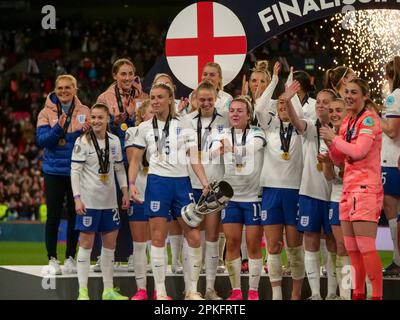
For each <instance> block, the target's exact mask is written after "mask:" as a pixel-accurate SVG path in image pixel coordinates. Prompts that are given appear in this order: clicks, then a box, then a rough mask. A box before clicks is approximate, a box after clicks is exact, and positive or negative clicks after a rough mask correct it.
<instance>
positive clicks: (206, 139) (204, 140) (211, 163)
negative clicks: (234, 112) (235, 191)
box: [188, 111, 229, 189]
mask: <svg viewBox="0 0 400 320" xmlns="http://www.w3.org/2000/svg"><path fill="white" fill-rule="evenodd" d="M188 117H189V118H190V122H191V124H192V127H193V130H194V131H195V142H196V146H197V150H198V148H199V142H198V141H199V140H198V139H199V137H198V129H197V127H198V121H199V112H198V111H195V112H193V113H190V114H189V115H188ZM212 119H213V117H209V118H206V117H201V119H200V121H201V138H200V139H201V140H200V141H201V144H200V147H201V163H202V164H203V167H204V170H205V172H206V176H207V179H208V181H209V182H210V183H211V182H213V181H220V180H221V179H222V178H223V176H224V171H225V168H224V164H223V163H222V161H220V159H212V158H211V154H210V147H211V143H212V141H214V140H216V139H217V138H218V136H219V135H220V134H221V133H223V132H224V129H225V128H228V127H229V121H228V119H227V118H226V117H223V116H222V115H221V114H220V113H219V112H218V111H217V113H216V117H215V119H214V121H213V122H212V124H211V131H210V130H208V128H209V126H210V123H211V121H212ZM199 159H200V157H199ZM188 170H189V177H190V181H191V183H192V187H193V188H194V189H203V186H202V184H201V182H200V180H199V178H198V177H197V175H196V174H195V173H194V171H193V169H192V166H191V165H190V164H189V165H188Z"/></svg>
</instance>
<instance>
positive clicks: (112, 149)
mask: <svg viewBox="0 0 400 320" xmlns="http://www.w3.org/2000/svg"><path fill="white" fill-rule="evenodd" d="M111 154H112V155H113V156H115V155H116V154H117V147H116V146H111Z"/></svg>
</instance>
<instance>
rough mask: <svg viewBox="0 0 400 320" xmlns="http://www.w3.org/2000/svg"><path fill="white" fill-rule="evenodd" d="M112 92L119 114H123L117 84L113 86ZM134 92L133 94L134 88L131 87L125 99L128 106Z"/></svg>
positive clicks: (123, 109)
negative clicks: (113, 91)
mask: <svg viewBox="0 0 400 320" xmlns="http://www.w3.org/2000/svg"><path fill="white" fill-rule="evenodd" d="M114 90H115V97H116V98H117V104H118V110H119V113H124V112H125V108H124V105H123V103H122V98H121V94H120V92H119V90H118V86H117V84H115V87H114ZM134 92H135V90H134V88H133V87H132V91H131V93H130V94H129V95H127V98H126V100H127V101H128V105H129V103H130V98H131V97H132V95H133V94H134Z"/></svg>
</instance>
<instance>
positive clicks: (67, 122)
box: [57, 98, 75, 138]
mask: <svg viewBox="0 0 400 320" xmlns="http://www.w3.org/2000/svg"><path fill="white" fill-rule="evenodd" d="M74 109H75V98H74V99H73V100H72V104H71V106H70V107H69V110H68V114H67V119H66V120H65V122H64V126H63V135H62V138H63V137H65V135H66V133H67V130H68V127H69V125H70V123H71V120H72V114H73V113H74ZM62 112H63V111H62V107H61V104H60V103H57V114H58V118H60V116H61V114H62Z"/></svg>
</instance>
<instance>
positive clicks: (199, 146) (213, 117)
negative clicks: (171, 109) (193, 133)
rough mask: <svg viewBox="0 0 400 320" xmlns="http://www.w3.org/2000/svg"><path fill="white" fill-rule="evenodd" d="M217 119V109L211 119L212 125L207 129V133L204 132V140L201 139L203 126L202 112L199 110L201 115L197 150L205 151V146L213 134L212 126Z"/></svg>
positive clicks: (198, 124)
mask: <svg viewBox="0 0 400 320" xmlns="http://www.w3.org/2000/svg"><path fill="white" fill-rule="evenodd" d="M216 118H217V109H215V108H214V112H213V115H212V118H211V122H210V124H209V125H208V126H207V128H206V132H204V135H203V138H202V137H201V131H202V124H201V111H200V110H199V115H198V118H197V150H198V151H201V150H203V147H204V144H205V142H206V140H207V138H208V136H209V135H210V132H211V125H212V124H213V122H214V121H215V119H216Z"/></svg>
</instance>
